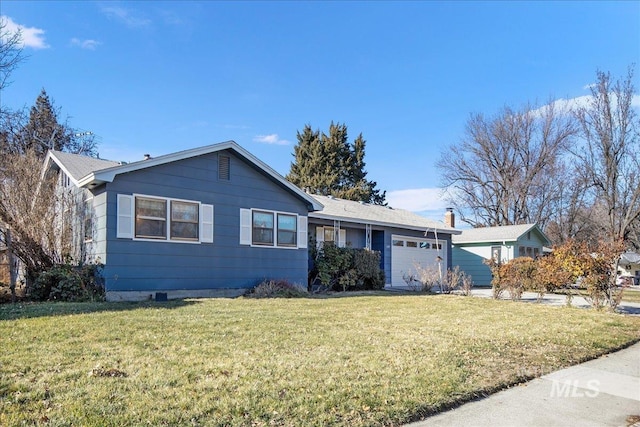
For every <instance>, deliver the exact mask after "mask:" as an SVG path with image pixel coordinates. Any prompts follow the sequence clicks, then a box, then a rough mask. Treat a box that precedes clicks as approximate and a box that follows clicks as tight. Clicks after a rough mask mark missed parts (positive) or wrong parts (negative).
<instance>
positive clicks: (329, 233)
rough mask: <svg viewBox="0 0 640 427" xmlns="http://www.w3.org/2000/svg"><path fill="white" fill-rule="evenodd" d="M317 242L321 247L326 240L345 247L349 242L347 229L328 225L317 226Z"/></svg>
mask: <svg viewBox="0 0 640 427" xmlns="http://www.w3.org/2000/svg"><path fill="white" fill-rule="evenodd" d="M336 232H337V233H336ZM336 238H337V240H336ZM316 242H317V246H318V247H319V248H320V247H322V245H323V244H324V242H332V243H335V245H336V246H338V247H339V248H344V247H345V246H346V244H347V230H345V229H344V228H338V229H336V228H335V227H328V226H327V227H316Z"/></svg>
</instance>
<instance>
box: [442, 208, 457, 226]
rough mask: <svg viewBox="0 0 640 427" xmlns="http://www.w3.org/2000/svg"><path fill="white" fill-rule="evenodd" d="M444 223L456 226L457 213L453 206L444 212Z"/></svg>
mask: <svg viewBox="0 0 640 427" xmlns="http://www.w3.org/2000/svg"><path fill="white" fill-rule="evenodd" d="M444 223H445V225H446V226H447V227H451V228H455V227H456V215H455V214H454V213H453V208H447V211H446V212H445V213H444Z"/></svg>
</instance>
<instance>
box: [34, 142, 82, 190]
mask: <svg viewBox="0 0 640 427" xmlns="http://www.w3.org/2000/svg"><path fill="white" fill-rule="evenodd" d="M49 162H53V163H55V164H56V165H58V167H59V168H60V170H61V171H62V172H64V173H65V175H67V176H68V177H69V179H70V180H71V182H73V184H74V185H75V186H76V187H81V185H80V183H79V182H78V181H77V180H76V179H75V178H74V177H73V175H71V173H69V170H68V169H67V168H66V167H65V166H64V164H63V163H62V162H61V161H60V159H58V158H57V157H56V155H55V154H54V153H53V151H51V150H49V151H48V152H47V157H45V159H44V167H43V168H42V172H41V173H40V178H41V179H42V178H44V175H45V174H46V173H47V171H48V170H49V164H50V163H49Z"/></svg>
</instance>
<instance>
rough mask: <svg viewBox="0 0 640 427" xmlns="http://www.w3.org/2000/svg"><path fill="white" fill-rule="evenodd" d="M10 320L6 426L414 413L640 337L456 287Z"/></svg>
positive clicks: (87, 310)
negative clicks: (445, 291)
mask: <svg viewBox="0 0 640 427" xmlns="http://www.w3.org/2000/svg"><path fill="white" fill-rule="evenodd" d="M0 319H4V320H0V337H1V338H0V346H1V348H2V349H3V350H2V352H1V353H0V425H20V424H35V425H38V424H41V425H85V426H87V425H88V426H91V425H95V426H109V425H113V426H127V425H143V424H145V425H211V426H223V425H225V426H226V425H238V426H239V425H291V426H299V425H317V426H321V425H344V426H353V425H356V426H357V425H360V426H364V425H399V424H402V423H405V422H408V421H411V420H415V419H417V418H419V417H421V416H424V415H427V414H430V413H433V412H436V411H439V410H442V409H443V408H447V407H449V406H451V405H453V404H456V403H459V402H460V401H464V400H468V399H471V398H473V397H474V396H478V395H482V394H485V393H488V392H491V391H494V390H497V389H499V388H502V387H505V386H507V385H510V384H513V383H516V382H519V381H522V380H524V379H526V378H530V377H533V376H536V375H540V374H542V373H546V372H548V371H551V370H554V369H557V368H561V367H564V366H568V365H571V364H574V363H577V362H580V361H583V360H586V359H589V358H593V357H596V356H598V355H600V354H603V353H605V352H608V351H611V350H613V349H617V348H620V347H622V346H625V345H627V344H629V343H631V342H633V341H635V340H638V339H639V338H640V332H639V331H640V318H634V317H624V316H621V315H616V314H611V313H598V312H595V311H589V310H578V309H570V308H562V307H560V308H559V307H546V306H534V305H530V304H518V303H512V302H506V301H494V300H488V299H480V298H462V297H456V296H358V297H352V298H325V299H312V298H307V299H259V300H257V299H248V298H239V299H211V300H192V301H182V302H169V303H164V304H154V303H143V304H107V303H103V304H95V303H86V304H36V305H29V306H18V307H14V306H8V305H6V306H0ZM110 373H113V374H114V375H109V374H110ZM116 374H117V375H116Z"/></svg>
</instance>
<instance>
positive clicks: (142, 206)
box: [136, 197, 167, 239]
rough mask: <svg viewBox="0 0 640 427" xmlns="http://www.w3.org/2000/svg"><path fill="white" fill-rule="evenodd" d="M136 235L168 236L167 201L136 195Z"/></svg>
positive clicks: (155, 237)
mask: <svg viewBox="0 0 640 427" xmlns="http://www.w3.org/2000/svg"><path fill="white" fill-rule="evenodd" d="M136 237H140V238H144V239H166V238H167V201H166V200H163V199H151V198H146V197H136Z"/></svg>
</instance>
